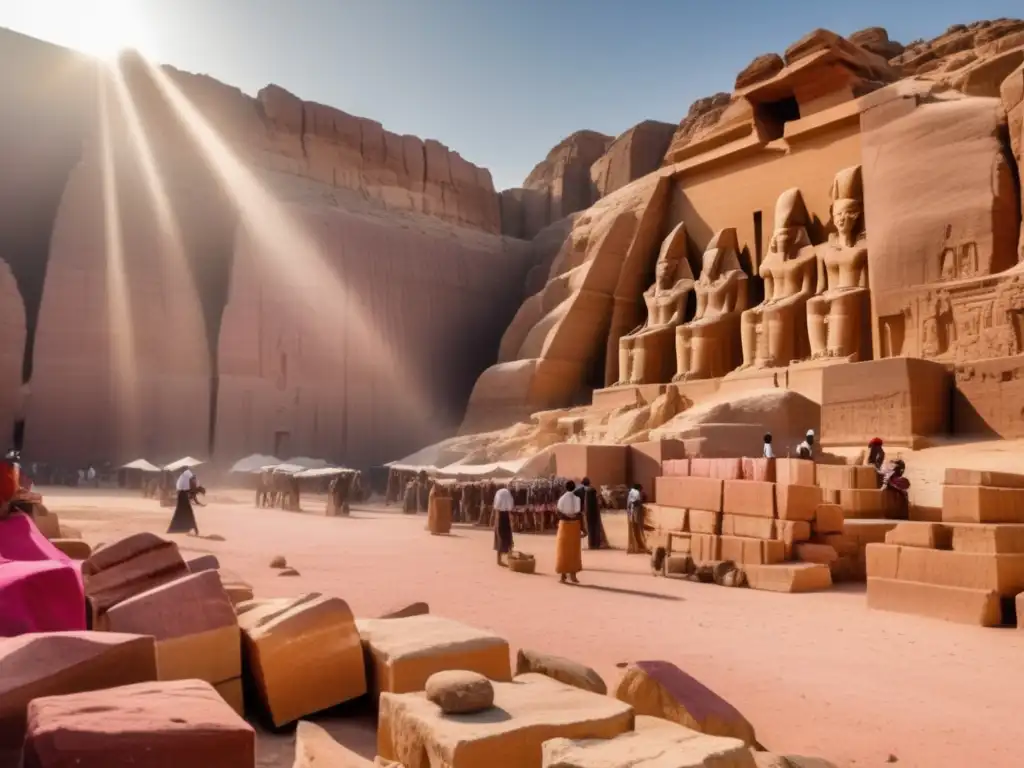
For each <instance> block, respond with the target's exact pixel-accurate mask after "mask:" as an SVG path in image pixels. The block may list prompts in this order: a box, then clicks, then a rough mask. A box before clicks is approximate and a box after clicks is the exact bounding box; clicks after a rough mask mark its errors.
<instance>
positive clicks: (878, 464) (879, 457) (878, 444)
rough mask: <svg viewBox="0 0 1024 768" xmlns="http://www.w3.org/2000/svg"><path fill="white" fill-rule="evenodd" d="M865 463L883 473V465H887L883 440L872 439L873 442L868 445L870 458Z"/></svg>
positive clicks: (878, 438)
mask: <svg viewBox="0 0 1024 768" xmlns="http://www.w3.org/2000/svg"><path fill="white" fill-rule="evenodd" d="M865 463H866V464H868V465H869V466H872V467H874V468H875V469H876V470H877V471H878V472H881V471H882V465H883V464H884V463H885V451H884V450H882V438H880V437H873V438H871V442H869V443H868V458H867V461H866V462H865Z"/></svg>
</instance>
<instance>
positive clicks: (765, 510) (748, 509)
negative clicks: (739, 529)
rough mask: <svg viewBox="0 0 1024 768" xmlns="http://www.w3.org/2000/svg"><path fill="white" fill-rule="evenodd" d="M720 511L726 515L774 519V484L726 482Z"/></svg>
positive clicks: (743, 481)
mask: <svg viewBox="0 0 1024 768" xmlns="http://www.w3.org/2000/svg"><path fill="white" fill-rule="evenodd" d="M722 511H723V512H725V513H726V514H727V515H745V516H750V517H767V518H773V517H775V483H769V482H767V481H762V480H726V481H725V487H724V491H723V497H722Z"/></svg>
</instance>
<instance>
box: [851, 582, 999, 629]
mask: <svg viewBox="0 0 1024 768" xmlns="http://www.w3.org/2000/svg"><path fill="white" fill-rule="evenodd" d="M868 608H875V609H876V610H880V611H893V612H895V613H909V614H914V615H916V616H928V617H930V618H933V619H942V620H944V621H955V622H957V623H960V624H974V625H977V626H982V627H997V626H999V624H1000V621H1001V614H1000V607H999V595H998V594H996V593H995V592H993V591H990V590H985V589H963V588H960V587H944V586H939V585H937V584H922V583H920V582H915V581H902V580H897V579H886V578H879V577H873V576H868Z"/></svg>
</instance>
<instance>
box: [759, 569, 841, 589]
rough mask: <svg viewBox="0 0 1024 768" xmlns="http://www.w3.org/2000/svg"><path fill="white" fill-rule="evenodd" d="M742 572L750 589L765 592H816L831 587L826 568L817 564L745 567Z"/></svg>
mask: <svg viewBox="0 0 1024 768" xmlns="http://www.w3.org/2000/svg"><path fill="white" fill-rule="evenodd" d="M743 570H744V572H745V573H746V574H747V584H748V586H749V587H750V588H751V589H761V590H764V591H766V592H817V591H819V590H822V589H829V588H830V587H831V586H832V573H831V572H830V571H829V568H828V566H827V565H820V564H817V563H781V564H779V565H747V566H744V568H743Z"/></svg>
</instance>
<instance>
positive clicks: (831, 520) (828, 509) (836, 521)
mask: <svg viewBox="0 0 1024 768" xmlns="http://www.w3.org/2000/svg"><path fill="white" fill-rule="evenodd" d="M845 527H846V515H844V514H843V508H842V507H841V506H840V505H838V504H819V505H818V506H817V507H815V509H814V531H815V533H819V534H828V533H842V532H843V530H844V529H845Z"/></svg>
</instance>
